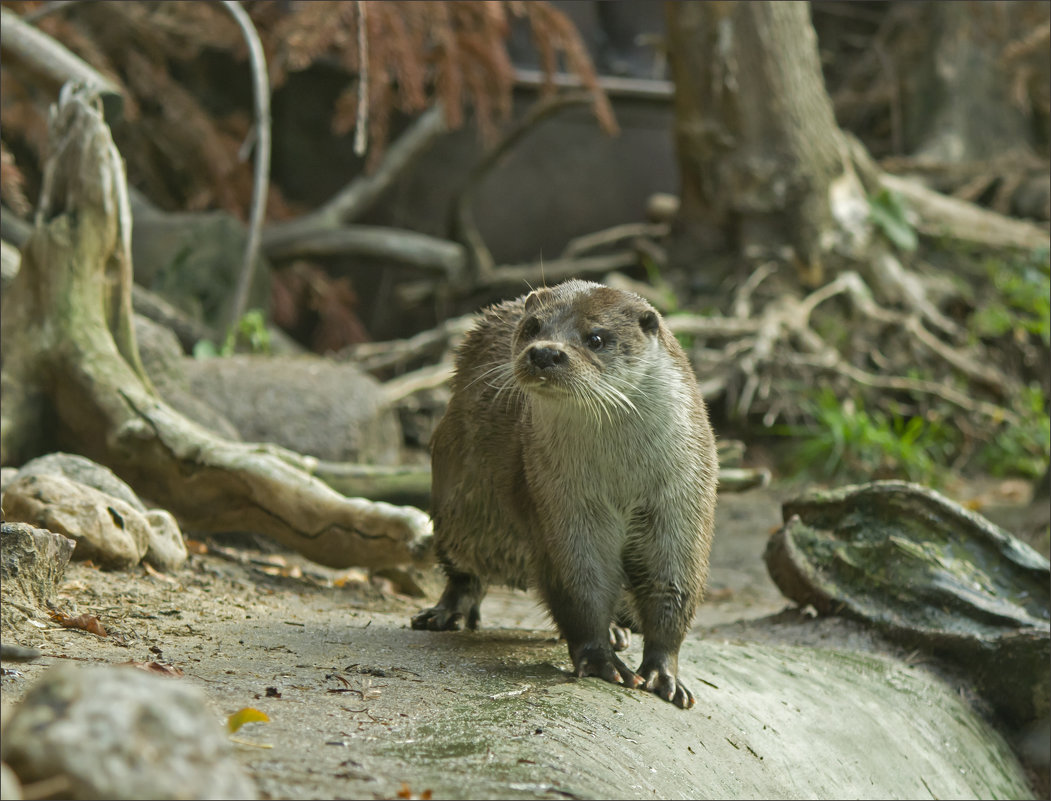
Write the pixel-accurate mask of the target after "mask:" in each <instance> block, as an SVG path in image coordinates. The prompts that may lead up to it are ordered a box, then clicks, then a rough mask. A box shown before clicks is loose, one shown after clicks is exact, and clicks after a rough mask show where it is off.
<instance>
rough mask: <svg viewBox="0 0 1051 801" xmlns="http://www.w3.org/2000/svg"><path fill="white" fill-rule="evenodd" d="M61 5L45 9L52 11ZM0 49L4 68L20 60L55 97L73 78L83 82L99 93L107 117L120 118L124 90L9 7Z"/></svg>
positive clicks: (1, 17) (2, 16) (1, 15)
mask: <svg viewBox="0 0 1051 801" xmlns="http://www.w3.org/2000/svg"><path fill="white" fill-rule="evenodd" d="M61 7H62V6H50V7H46V8H47V9H48V10H49V11H53V10H56V9H57V8H61ZM0 52H2V53H3V56H4V66H5V67H8V66H12V63H13V62H17V63H18V64H19V65H21V66H22V67H23V68H24V69H26V70H27V71H28V72H31V73H32V74H33V76H34V77H35V78H36V79H37V81H38V82H39V83H40V84H42V85H43V86H45V87H46V88H47V90H48V91H49V92H50V93H51V95H52V96H53V97H56V98H57V97H58V93H59V90H60V89H61V88H62V86H63V85H64V84H66V83H68V82H70V81H73V82H76V83H80V84H83V85H84V86H88V87H90V88H92V89H93V90H94V91H95V92H96V93H97V94H98V95H99V97H100V99H101V101H102V107H103V109H104V110H105V113H106V119H109V120H114V119H117V118H118V117H120V114H121V111H122V109H123V106H124V93H123V92H122V91H121V89H120V87H119V86H117V85H116V84H115V83H113V81H111V80H110V79H109V78H106V77H105V76H103V75H102V74H101V73H100V72H98V71H97V70H96V69H95V68H94V67H92V66H91V65H90V64H88V63H87V62H86V61H84V60H83V59H81V58H80V57H79V56H77V55H75V54H74V53H72V52H71V51H69V50H67V49H66V47H65V46H64V45H62V44H60V43H59V42H56V41H55V40H54V39H52V38H51V37H50V36H48V35H47V34H46V33H44V32H43V31H40V30H37V29H36V28H35V27H33V26H32V25H30V24H29V22H27V21H26V20H24V19H22V18H20V17H19V16H18V15H17V14H15V13H14V12H13V11H9V10H8V9H7V8H0Z"/></svg>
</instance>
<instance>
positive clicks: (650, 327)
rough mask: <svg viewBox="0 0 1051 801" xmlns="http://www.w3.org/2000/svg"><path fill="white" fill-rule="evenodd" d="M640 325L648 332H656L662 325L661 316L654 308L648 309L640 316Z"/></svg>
mask: <svg viewBox="0 0 1051 801" xmlns="http://www.w3.org/2000/svg"><path fill="white" fill-rule="evenodd" d="M639 327H640V328H641V329H642V330H643V331H644V332H645V333H647V334H656V333H657V329H659V328H660V327H661V321H660V318H659V317H657V312H655V311H653V309H647V310H646V311H644V312H643V313H642V314H641V315H640V316H639Z"/></svg>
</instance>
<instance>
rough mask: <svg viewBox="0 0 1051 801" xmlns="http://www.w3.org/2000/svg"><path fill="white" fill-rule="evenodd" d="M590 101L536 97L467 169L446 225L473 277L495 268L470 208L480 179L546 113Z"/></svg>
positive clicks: (578, 95) (580, 96) (583, 96)
mask: <svg viewBox="0 0 1051 801" xmlns="http://www.w3.org/2000/svg"><path fill="white" fill-rule="evenodd" d="M593 101H594V98H593V96H592V95H591V94H590V93H586V92H569V93H567V94H562V95H554V96H552V97H548V98H545V99H543V100H538V101H537V102H536V103H534V104H533V106H532V107H531V108H530V109H529V111H528V112H526V114H525V116H523V117H522V119H520V120H519V121H518V122H517V123H516V124H515V125H514V126H512V127H511V128H510V129H509V130H508V131H506V132H505V133H504V134H503V136H502V137H501V138H500V140H499V141H498V142H497V143H496V144H495V145H493V146H492V147H491V148H489V150H488V151H486V153H485V155H484V156H482V158H481V159H479V161H478V162H477V163H476V164H475V165H474V166H473V167H472V168H471V170H470V172H468V173H467V177H466V178H465V179H464V182H463V184H462V185H461V186H460V189H459V191H458V192H457V193H456V195H455V196H454V197H453V201H452V204H451V210H450V219H449V228H450V231H451V236H452V238H453V239H455V240H457V241H459V242H462V243H463V244H464V246H465V247H466V248H467V249H468V251H469V252H470V253H471V262H472V264H471V269H472V270H473V271H474V274H475V277H476V278H483V277H488V276H490V275H491V274H492V273H493V268H494V262H493V254H492V253H490V252H489V248H488V247H487V246H486V244H485V240H484V239H482V234H481V232H480V231H479V230H478V226H477V225H476V224H475V222H474V214H473V213H472V211H471V206H472V204H473V203H474V196H475V193H476V192H477V191H478V186H479V185H480V184H481V182H482V179H483V178H485V176H486V175H487V174H488V173H489V171H490V170H491V169H492V168H493V167H494V166H495V165H496V164H497V162H499V161H500V159H501V158H503V156H504V154H505V153H507V151H509V150H510V149H511V148H512V147H514V146H515V145H516V144H518V142H519V141H521V140H522V139H523V138H524V137H525V135H526V134H528V133H529V132H530V131H531V130H532V129H533V128H535V127H536V126H537V125H539V124H540V123H541V122H543V121H544V120H546V119H547V118H548V117H550V116H552V115H554V114H556V113H558V112H559V111H562V110H563V109H566V108H569V107H571V106H586V105H590V104H591V103H592V102H593Z"/></svg>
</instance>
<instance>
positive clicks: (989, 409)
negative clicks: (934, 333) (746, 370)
mask: <svg viewBox="0 0 1051 801" xmlns="http://www.w3.org/2000/svg"><path fill="white" fill-rule="evenodd" d="M787 359H788V360H789V361H792V362H795V363H797V364H805V365H809V366H811V367H818V368H822V369H826V370H832V371H834V372H837V373H839V374H840V375H842V376H845V377H846V378H849V379H850V380H851V381H854V382H856V383H858V384H864V385H865V386H868V387H876V388H878V389H893V390H902V391H906V392H916V393H919V394H924V395H934V396H936V397H939V398H941V399H942V400H944V401H947V402H949V403H951V404H953V405H954V406H959V407H960V408H961V409H964V410H966V411H969V412H975V413H976V414H981V415H983V416H985V417H988V418H990V419H992V420H994V421H995V422H998V423H999V422H1004V423H1010V424H1011V425H1021V423H1022V421H1021V420H1019V419H1018V416H1017V415H1016V414H1015V413H1014V412H1012V411H1010V410H1009V409H1005V408H1003V407H1002V406H997V405H996V404H994V403H987V402H986V401H975V400H971V398H969V397H968V396H967V395H965V394H964V393H962V392H960V391H958V390H955V389H953V388H952V387H947V386H945V385H944V384H936V383H935V382H933V381H924V380H922V379H916V378H901V377H899V376H883V375H875V374H873V373H869V372H866V371H865V370H862V369H860V368H858V367H855V366H854V365H852V364H850V363H849V362H847V361H846V360H844V359H843V358H842V357H841V356H840V355H839V354H838V353H837V352H836V351H835V349H833V348H832V347H829V348H828V350H827V351H826V352H825V353H824V354H823V355H818V356H813V355H807V354H802V353H789V354H787Z"/></svg>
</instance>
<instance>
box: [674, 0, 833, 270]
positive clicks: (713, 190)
mask: <svg viewBox="0 0 1051 801" xmlns="http://www.w3.org/2000/svg"><path fill="white" fill-rule="evenodd" d="M665 9H666V14H667V31H668V45H669V47H668V49H669V61H670V64H671V68H672V73H673V77H674V79H675V111H676V129H675V135H676V140H677V147H678V153H679V161H680V165H681V174H682V190H681V196H682V209H681V225H682V226H683V230H682V231H681V237H680V241H685V242H687V243H690V244H693V245H695V246H699V247H701V248H707V247H710V246H711V245H716V246H723V247H726V246H728V247H730V248H732V249H734V250H736V251H738V252H741V253H745V254H746V255H747V254H749V252H751V251H755V252H756V253H757V254H762V253H779V252H783V251H784V249H785V248H786V247H787V248H791V249H792V254H793V256H794V258H795V261H796V264H797V267H798V268H799V269H800V273H801V277H803V279H804V280H805V282H806V283H809V284H816V283H819V282H820V280H821V277H822V262H823V253H824V252H825V251H827V250H828V245H829V243H828V242H827V237H826V236H825V234H824V232H826V231H828V230H830V229H832V227H833V219H832V210H831V207H830V199H829V198H830V188H831V186H832V183H833V181H834V180H835V179H836V178H838V177H839V176H841V175H842V174H843V172H844V165H845V164H846V163H849V157H848V155H847V154H848V149H847V147H846V145H845V142H844V137H843V134H842V133H841V131H840V129H839V127H838V126H837V125H836V121H835V116H834V115H833V111H832V103H831V101H830V100H829V97H828V94H827V93H826V91H825V87H824V82H823V79H822V76H821V66H820V64H819V62H818V51H817V38H816V34H815V33H814V28H813V25H811V22H810V12H809V6H808V4H807V3H804V2H754V3H724V2H713V3H674V2H670V3H666V4H665Z"/></svg>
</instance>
